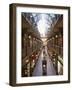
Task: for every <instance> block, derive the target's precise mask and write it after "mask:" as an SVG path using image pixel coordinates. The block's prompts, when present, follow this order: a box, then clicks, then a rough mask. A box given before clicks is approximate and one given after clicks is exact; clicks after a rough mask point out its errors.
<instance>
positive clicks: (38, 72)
mask: <svg viewBox="0 0 72 90" xmlns="http://www.w3.org/2000/svg"><path fill="white" fill-rule="evenodd" d="M45 52H46V61H47V76H48V75H56V72H55V69H54V67H53V64H52V61H51V60H50V58H49V55H48V54H47V48H46V47H45ZM42 60H43V50H42V52H41V55H40V57H39V60H38V62H37V64H36V67H35V69H34V72H33V76H42V72H43V70H42Z"/></svg>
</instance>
